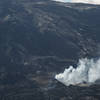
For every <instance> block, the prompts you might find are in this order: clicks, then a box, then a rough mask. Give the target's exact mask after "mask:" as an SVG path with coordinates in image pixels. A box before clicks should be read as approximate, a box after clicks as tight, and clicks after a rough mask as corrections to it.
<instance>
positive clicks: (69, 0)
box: [55, 0, 100, 4]
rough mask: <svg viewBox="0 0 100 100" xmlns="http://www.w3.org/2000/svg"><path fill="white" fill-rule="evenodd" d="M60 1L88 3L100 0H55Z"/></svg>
mask: <svg viewBox="0 0 100 100" xmlns="http://www.w3.org/2000/svg"><path fill="white" fill-rule="evenodd" d="M55 1H60V2H76V3H78V2H79V3H89V4H100V0H55Z"/></svg>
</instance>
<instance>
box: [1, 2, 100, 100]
mask: <svg viewBox="0 0 100 100" xmlns="http://www.w3.org/2000/svg"><path fill="white" fill-rule="evenodd" d="M99 11H100V6H96V5H88V4H70V3H57V2H54V1H50V0H1V1H0V98H1V100H28V99H30V100H72V99H73V100H78V99H79V100H99V98H100V94H99V93H100V89H98V87H100V86H99V85H96V86H92V87H86V88H82V87H81V88H80V87H77V86H72V87H64V86H63V85H61V84H60V83H58V82H57V81H56V80H55V79H54V76H55V74H56V73H58V72H61V71H63V70H64V68H65V66H66V67H68V66H69V65H70V64H71V65H74V66H75V65H76V63H77V60H78V59H79V58H82V57H88V58H91V57H94V58H96V57H99V43H100V34H99V33H100V28H99V26H100V13H99ZM62 91H63V92H64V93H63V92H62ZM84 91H86V92H84ZM74 93H76V94H74ZM68 95H69V96H68ZM77 95H78V96H77Z"/></svg>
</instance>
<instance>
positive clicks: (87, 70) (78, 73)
mask: <svg viewBox="0 0 100 100" xmlns="http://www.w3.org/2000/svg"><path fill="white" fill-rule="evenodd" d="M55 78H56V79H57V80H58V81H60V82H61V83H63V84H65V85H67V86H69V85H76V84H80V83H84V82H86V83H94V82H95V81H97V80H99V79H100V59H98V60H97V61H95V60H94V59H87V58H85V59H81V60H79V63H78V65H77V68H74V67H73V66H70V67H69V68H68V69H65V71H64V72H63V73H60V74H57V75H56V76H55Z"/></svg>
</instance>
